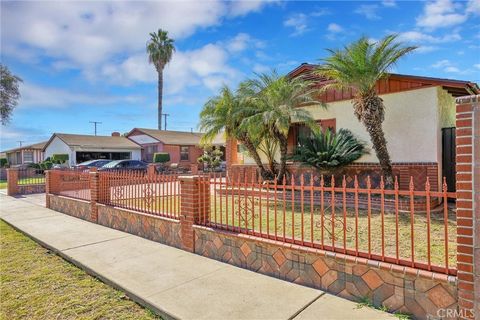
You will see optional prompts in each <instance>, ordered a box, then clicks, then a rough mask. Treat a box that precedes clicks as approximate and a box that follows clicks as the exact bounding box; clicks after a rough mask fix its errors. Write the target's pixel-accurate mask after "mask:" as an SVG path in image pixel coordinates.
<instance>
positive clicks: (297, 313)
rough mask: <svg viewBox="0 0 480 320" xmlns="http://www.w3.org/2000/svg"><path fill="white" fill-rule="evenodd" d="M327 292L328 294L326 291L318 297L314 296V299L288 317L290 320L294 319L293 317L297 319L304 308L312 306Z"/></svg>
mask: <svg viewBox="0 0 480 320" xmlns="http://www.w3.org/2000/svg"><path fill="white" fill-rule="evenodd" d="M325 294H327V293H326V292H322V293H321V294H320V295H319V296H318V297H316V298H314V299H313V300H312V301H310V302H309V303H307V304H306V305H304V306H303V307H301V308H300V309H299V310H298V311H297V312H295V313H294V314H293V315H292V316H291V317H290V318H288V320H292V319H295V318H296V317H297V316H298V315H299V314H300V313H302V312H303V310H305V309H307V308H308V307H310V306H311V305H312V304H313V303H314V302H315V301H317V300H318V299H320V298H321V297H323V296H324V295H325Z"/></svg>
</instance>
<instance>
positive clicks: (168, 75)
mask: <svg viewBox="0 0 480 320" xmlns="http://www.w3.org/2000/svg"><path fill="white" fill-rule="evenodd" d="M158 28H164V29H166V30H169V32H170V34H171V36H172V37H173V38H175V39H176V42H175V43H176V47H177V52H176V53H175V55H174V57H173V60H172V61H171V63H170V64H169V65H168V66H167V67H166V70H165V95H164V112H166V113H169V114H170V117H169V118H168V129H171V130H188V131H189V130H190V129H191V128H193V129H194V130H195V129H196V126H197V123H198V113H199V111H200V110H201V108H202V106H203V104H204V103H205V102H206V100H207V99H208V97H210V96H212V95H214V94H215V93H216V92H217V91H218V89H219V87H220V86H222V84H227V85H230V86H235V85H236V84H237V83H238V82H239V81H241V80H243V79H245V78H246V77H249V76H252V74H253V73H254V72H264V71H268V70H269V69H270V68H276V69H277V70H278V71H280V72H282V73H286V72H288V71H290V70H292V69H293V68H295V67H296V66H298V65H299V64H300V63H302V62H311V63H315V62H318V59H321V58H322V57H325V55H326V51H325V48H338V47H341V46H342V45H344V44H346V43H348V42H350V41H353V40H355V39H357V38H358V37H360V36H362V35H365V36H368V37H369V38H371V39H372V40H375V39H380V38H381V37H383V36H385V35H387V34H390V33H398V34H399V39H400V40H402V41H405V42H406V43H409V44H414V45H417V46H419V49H418V50H417V51H416V52H415V53H414V54H411V55H410V56H408V57H406V58H405V59H404V60H402V61H401V62H400V63H399V64H398V65H397V66H396V69H395V72H398V73H406V74H415V75H425V76H432V77H443V78H452V79H462V80H470V81H475V82H477V83H479V82H480V0H470V1H461V2H455V1H449V0H437V1H429V2H420V1H393V0H390V1H367V2H361V1H336V2H333V1H331V2H330V1H308V2H300V1H295V2H294V1H289V2H281V1H271V2H265V1H235V2H233V1H232V2H225V1H194V2H193V1H192V2H189V1H175V2H165V1H161V2H160V1H158V2H142V1H132V2H120V1H116V2H101V1H89V2H75V1H71V2H68V3H66V2H42V1H35V2H33V1H25V2H20V1H15V2H9V1H2V2H1V61H2V63H3V64H5V65H7V66H8V67H9V68H10V69H11V70H12V71H13V72H14V73H15V74H16V75H19V76H20V77H21V78H22V79H23V80H24V83H23V84H22V86H21V94H22V98H21V100H20V103H19V105H18V107H17V109H16V110H15V112H14V114H13V119H12V121H11V123H10V124H9V125H8V126H2V127H1V130H2V135H1V149H2V150H4V149H8V148H11V147H16V146H17V145H18V142H17V141H18V140H23V141H25V142H24V144H28V143H34V142H37V141H41V140H46V139H48V138H49V136H50V135H51V134H52V133H53V132H67V133H81V134H92V133H93V125H92V124H90V123H89V121H93V120H94V121H101V122H102V124H101V125H99V129H98V132H99V134H102V135H108V134H110V133H111V132H112V131H120V132H126V131H129V130H130V129H131V128H133V127H147V128H155V127H156V97H157V87H156V81H157V78H156V73H155V71H154V68H153V66H151V65H148V61H147V55H146V53H145V43H146V41H147V40H148V33H149V32H151V31H154V30H156V29H158Z"/></svg>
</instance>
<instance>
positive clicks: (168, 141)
mask: <svg viewBox="0 0 480 320" xmlns="http://www.w3.org/2000/svg"><path fill="white" fill-rule="evenodd" d="M202 136H203V134H202V133H199V132H184V131H170V130H156V129H144V128H134V129H132V130H131V131H130V132H129V133H128V134H127V135H126V137H127V138H129V139H131V140H132V141H134V142H135V143H137V144H139V145H141V146H142V148H143V150H142V160H143V161H147V162H152V160H153V155H154V154H155V153H157V152H167V153H169V154H170V162H168V163H167V164H170V163H178V164H179V166H181V167H190V165H196V164H197V159H198V157H200V156H201V155H202V154H203V148H202V147H201V143H200V140H201V138H202ZM212 145H214V146H217V147H219V148H220V149H221V150H222V151H223V152H224V154H225V151H224V145H225V142H224V139H222V138H221V137H217V138H215V139H214V141H212Z"/></svg>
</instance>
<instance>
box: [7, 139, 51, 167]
mask: <svg viewBox="0 0 480 320" xmlns="http://www.w3.org/2000/svg"><path fill="white" fill-rule="evenodd" d="M46 143H47V141H42V142H38V143H35V144H30V145H26V146H21V147H18V148H14V149H10V150H5V151H3V153H4V154H5V158H7V161H8V163H9V164H10V165H12V166H15V165H21V164H30V163H39V162H42V161H43V159H44V154H43V151H42V150H43V147H44V146H45V144H46Z"/></svg>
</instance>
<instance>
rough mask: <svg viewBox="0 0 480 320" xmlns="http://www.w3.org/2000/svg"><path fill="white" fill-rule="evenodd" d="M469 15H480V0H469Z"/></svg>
mask: <svg viewBox="0 0 480 320" xmlns="http://www.w3.org/2000/svg"><path fill="white" fill-rule="evenodd" d="M467 13H473V14H476V15H478V14H480V0H469V1H468V3H467Z"/></svg>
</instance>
